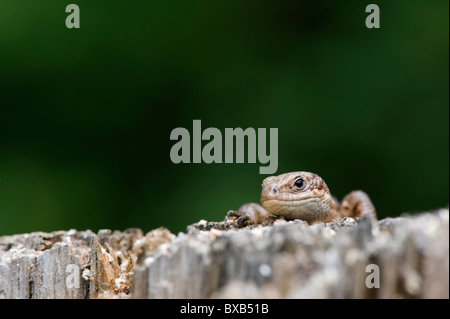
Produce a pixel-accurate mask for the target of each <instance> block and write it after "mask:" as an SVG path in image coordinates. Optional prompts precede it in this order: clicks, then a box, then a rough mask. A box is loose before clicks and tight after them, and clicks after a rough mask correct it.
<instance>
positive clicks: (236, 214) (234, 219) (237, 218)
mask: <svg viewBox="0 0 450 319" xmlns="http://www.w3.org/2000/svg"><path fill="white" fill-rule="evenodd" d="M225 220H226V221H227V222H228V223H230V224H232V225H234V226H235V227H237V228H243V227H246V226H250V225H253V224H254V222H253V220H252V219H251V218H250V217H249V216H248V215H247V214H246V212H243V211H237V210H230V211H229V212H228V213H227V216H226V218H225Z"/></svg>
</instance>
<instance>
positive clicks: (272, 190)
mask: <svg viewBox="0 0 450 319" xmlns="http://www.w3.org/2000/svg"><path fill="white" fill-rule="evenodd" d="M270 192H271V193H272V194H273V195H276V194H277V193H278V186H276V185H272V186H271V187H270Z"/></svg>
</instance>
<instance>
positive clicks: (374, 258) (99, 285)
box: [0, 209, 449, 298]
mask: <svg viewBox="0 0 450 319" xmlns="http://www.w3.org/2000/svg"><path fill="white" fill-rule="evenodd" d="M448 297H449V211H448V209H442V210H439V211H436V212H432V213H423V214H419V215H414V216H404V217H398V218H386V219H384V220H381V221H374V220H371V219H365V218H364V219H360V220H359V219H352V218H345V219H342V220H339V221H334V222H331V223H327V224H323V223H318V224H314V225H311V226H309V225H308V224H306V223H305V222H303V221H300V220H297V221H290V222H286V221H279V222H276V223H274V224H273V225H272V226H267V227H262V226H250V227H246V228H242V229H237V228H235V226H234V225H233V224H230V223H229V222H226V221H224V222H219V223H211V222H205V221H201V222H199V223H197V224H194V225H191V226H188V229H187V232H186V233H180V234H178V235H177V236H175V235H174V234H171V233H170V232H169V231H168V230H167V229H165V228H158V229H155V230H153V231H151V232H149V233H147V234H146V235H145V236H144V235H143V233H142V231H141V230H139V229H129V230H126V231H124V232H120V231H114V232H112V231H110V230H100V231H99V232H98V233H97V234H95V233H93V232H92V231H89V230H88V231H75V230H70V231H57V232H52V233H42V232H37V233H31V234H22V235H13V236H4V237H0V298H448Z"/></svg>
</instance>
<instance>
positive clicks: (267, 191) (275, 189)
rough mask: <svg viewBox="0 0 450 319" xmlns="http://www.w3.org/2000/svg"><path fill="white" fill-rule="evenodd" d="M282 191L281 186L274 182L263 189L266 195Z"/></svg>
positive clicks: (273, 194) (274, 194)
mask: <svg viewBox="0 0 450 319" xmlns="http://www.w3.org/2000/svg"><path fill="white" fill-rule="evenodd" d="M279 191H280V187H279V186H278V185H275V184H272V185H270V186H268V187H267V189H265V190H263V193H264V195H266V196H276V195H277V194H278V192H279Z"/></svg>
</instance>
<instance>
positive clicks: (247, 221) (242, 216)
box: [226, 203, 271, 228]
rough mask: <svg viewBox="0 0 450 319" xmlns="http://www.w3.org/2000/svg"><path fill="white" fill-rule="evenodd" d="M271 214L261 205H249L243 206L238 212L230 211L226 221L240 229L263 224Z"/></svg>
mask: <svg viewBox="0 0 450 319" xmlns="http://www.w3.org/2000/svg"><path fill="white" fill-rule="evenodd" d="M270 215H271V214H270V213H269V212H268V211H267V210H266V209H264V208H263V207H262V206H261V205H259V204H256V203H248V204H244V205H242V206H241V207H240V208H239V210H238V211H236V210H230V211H229V212H228V213H227V216H226V220H227V221H228V222H229V223H230V224H235V225H236V226H237V227H238V228H241V227H245V226H249V225H253V224H261V223H262V222H263V220H264V218H266V217H268V216H270Z"/></svg>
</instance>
